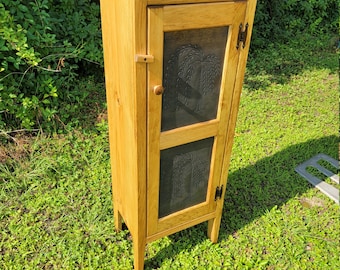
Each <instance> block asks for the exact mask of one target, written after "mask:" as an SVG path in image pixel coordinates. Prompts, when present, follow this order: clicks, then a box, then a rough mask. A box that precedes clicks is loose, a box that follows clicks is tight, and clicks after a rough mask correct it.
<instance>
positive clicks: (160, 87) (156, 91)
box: [153, 85, 164, 96]
mask: <svg viewBox="0 0 340 270" xmlns="http://www.w3.org/2000/svg"><path fill="white" fill-rule="evenodd" d="M163 92H164V87H163V85H155V86H154V87H153V93H154V94H155V95H157V96H159V95H161V94H163Z"/></svg>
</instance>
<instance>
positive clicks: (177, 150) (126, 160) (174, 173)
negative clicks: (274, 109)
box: [101, 0, 256, 269]
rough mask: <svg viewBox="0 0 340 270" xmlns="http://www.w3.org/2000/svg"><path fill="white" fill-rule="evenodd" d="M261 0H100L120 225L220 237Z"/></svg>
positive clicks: (139, 241) (144, 236)
mask: <svg viewBox="0 0 340 270" xmlns="http://www.w3.org/2000/svg"><path fill="white" fill-rule="evenodd" d="M255 5H256V1H255V0H249V1H208V0H204V1H203V0H202V1H201V0H198V1H188V0H186V1H185V0H124V1H111V0H101V16H102V31H103V45H104V63H105V81H106V90H107V103H108V115H109V134H110V151H111V167H112V193H113V203H114V220H115V226H116V229H117V230H119V229H121V226H122V220H124V222H125V223H126V225H127V227H128V228H129V230H130V232H131V235H132V238H133V247H134V259H135V262H134V263H135V269H143V265H144V249H145V245H146V243H147V242H150V241H153V240H156V239H158V238H160V237H163V236H166V235H169V234H172V233H175V232H178V231H180V230H183V229H185V228H188V227H190V226H193V225H196V224H198V223H201V222H205V221H208V236H209V237H210V239H211V240H212V241H213V242H216V241H217V238H218V233H219V227H220V222H221V215H222V208H223V198H224V193H225V189H226V182H227V174H228V166H229V161H230V155H231V148H232V142H233V137H234V128H235V123H236V117H237V111H238V106H239V99H240V93H241V88H242V81H243V77H244V71H245V65H246V59H247V54H248V49H249V41H250V36H251V30H252V24H253V18H254V12H255Z"/></svg>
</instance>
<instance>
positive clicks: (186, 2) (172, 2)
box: [147, 0, 247, 5]
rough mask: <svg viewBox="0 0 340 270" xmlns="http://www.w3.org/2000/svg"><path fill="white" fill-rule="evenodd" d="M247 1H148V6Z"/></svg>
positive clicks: (238, 0)
mask: <svg viewBox="0 0 340 270" xmlns="http://www.w3.org/2000/svg"><path fill="white" fill-rule="evenodd" d="M240 1H247V0H147V4H148V5H171V4H195V3H216V2H240Z"/></svg>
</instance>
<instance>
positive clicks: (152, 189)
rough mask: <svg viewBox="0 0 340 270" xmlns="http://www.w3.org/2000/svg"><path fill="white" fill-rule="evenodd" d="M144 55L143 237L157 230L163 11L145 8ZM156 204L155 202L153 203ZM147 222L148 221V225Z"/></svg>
mask: <svg viewBox="0 0 340 270" xmlns="http://www.w3.org/2000/svg"><path fill="white" fill-rule="evenodd" d="M147 47H148V54H149V55H152V56H154V62H153V63H150V64H148V85H147V99H148V100H147V104H148V105H147V106H148V108H147V110H148V112H147V115H148V119H147V125H148V126H147V134H148V135H147V191H148V198H147V220H148V224H147V235H151V234H153V233H155V232H156V231H157V223H158V222H155V221H156V220H158V200H159V193H158V190H159V181H158V179H159V175H160V162H159V161H160V146H159V144H160V131H161V121H160V115H161V107H162V95H156V94H155V93H154V92H153V87H155V86H157V85H162V77H163V76H162V74H163V62H162V60H163V9H162V8H149V9H148V45H147ZM155 202H156V203H155ZM150 221H151V222H150Z"/></svg>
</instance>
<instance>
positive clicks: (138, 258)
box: [132, 238, 146, 270]
mask: <svg viewBox="0 0 340 270" xmlns="http://www.w3.org/2000/svg"><path fill="white" fill-rule="evenodd" d="M132 240H133V258H134V269H135V270H143V269H144V254H145V246H146V241H145V238H143V239H134V238H133V239H132Z"/></svg>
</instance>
